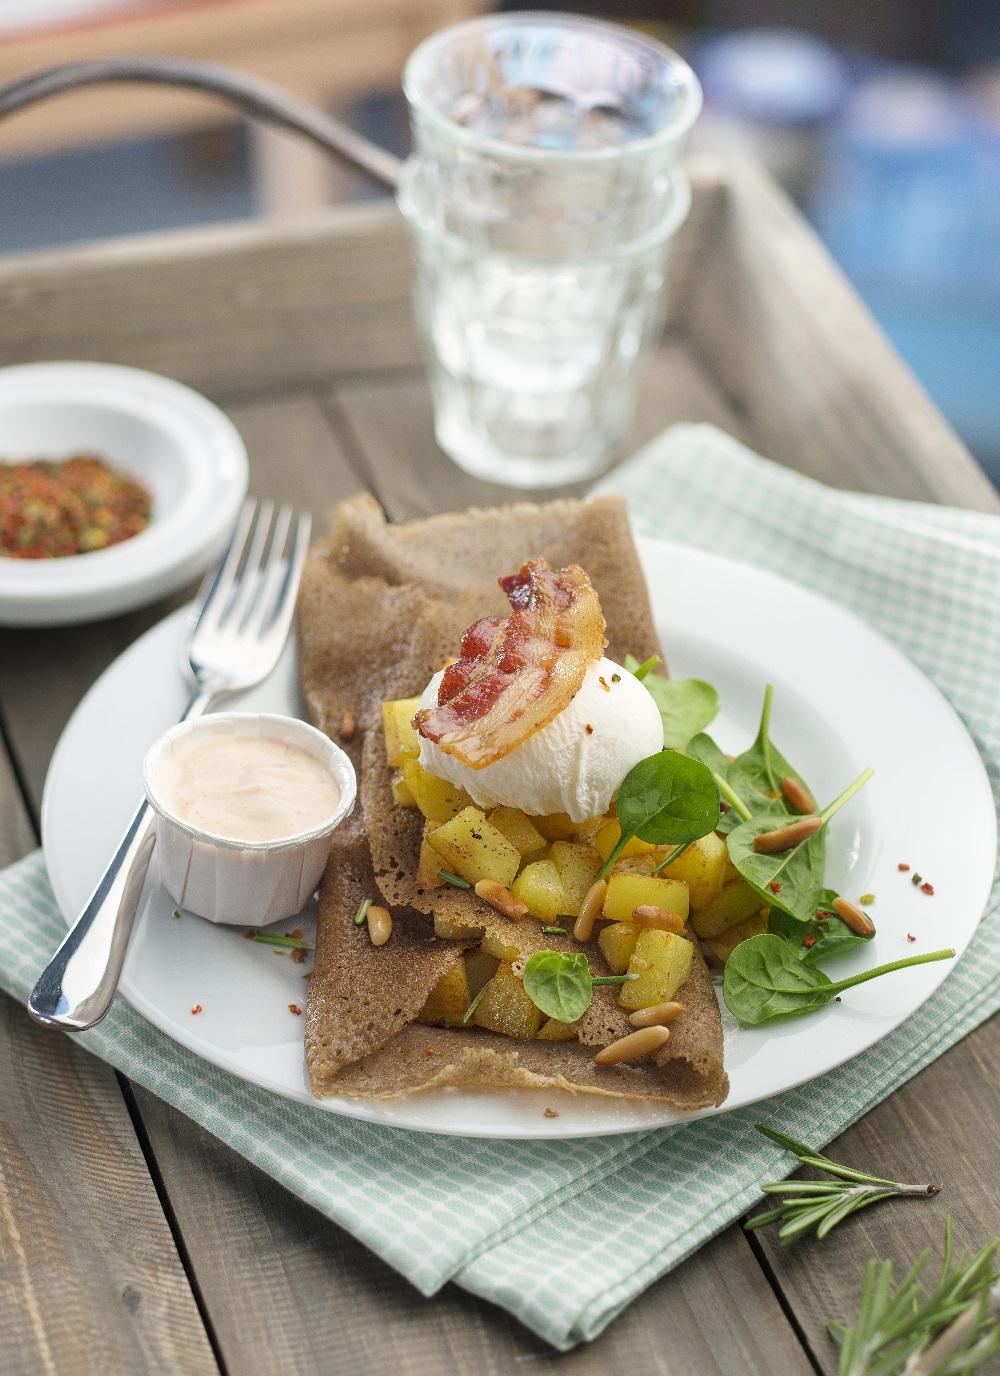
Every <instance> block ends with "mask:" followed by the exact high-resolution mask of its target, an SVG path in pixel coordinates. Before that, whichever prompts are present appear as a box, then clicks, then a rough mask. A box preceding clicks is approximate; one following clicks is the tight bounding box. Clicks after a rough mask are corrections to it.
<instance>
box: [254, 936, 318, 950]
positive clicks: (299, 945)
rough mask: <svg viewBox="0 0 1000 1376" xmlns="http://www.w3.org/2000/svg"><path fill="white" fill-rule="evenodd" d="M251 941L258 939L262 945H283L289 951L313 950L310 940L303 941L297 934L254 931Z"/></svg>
mask: <svg viewBox="0 0 1000 1376" xmlns="http://www.w3.org/2000/svg"><path fill="white" fill-rule="evenodd" d="M250 940H251V941H259V942H261V944H262V945H264V946H283V947H285V948H286V949H287V950H290V951H315V949H316V947H315V946H314V945H313V943H312V942H311V941H303V940H302V938H301V937H298V936H279V935H278V933H277V932H254V934H253V936H252V937H251V938H250Z"/></svg>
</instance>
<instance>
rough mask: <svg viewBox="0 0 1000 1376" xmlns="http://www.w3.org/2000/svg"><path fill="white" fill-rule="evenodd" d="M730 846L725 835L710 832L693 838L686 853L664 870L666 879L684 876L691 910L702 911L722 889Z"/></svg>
mask: <svg viewBox="0 0 1000 1376" xmlns="http://www.w3.org/2000/svg"><path fill="white" fill-rule="evenodd" d="M728 859H729V849H728V847H727V846H726V843H725V841H724V840H723V839H722V837H721V836H717V835H716V834H715V832H714V831H710V832H709V834H708V835H707V836H703V837H702V838H701V840H699V841H692V843H691V845H690V846H688V848H687V850H686V851H685V852H684V854H683V855H681V856H679V857H678V858H677V859H676V860H675V861H674V862H673V864H671V865H668V866H667V868H666V869H665V870H664V871H663V875H664V878H670V879H680V880H681V881H682V882H683V883H685V884H686V885H687V886H688V894H689V897H690V902H691V911H692V912H693V913H700V912H701V911H702V910H703V909H704V908H707V907H709V905H710V904H712V903H714V902H715V900H716V899H717V898H718V896H719V894H720V893H721V892H722V885H723V882H724V879H725V874H726V862H727V861H728Z"/></svg>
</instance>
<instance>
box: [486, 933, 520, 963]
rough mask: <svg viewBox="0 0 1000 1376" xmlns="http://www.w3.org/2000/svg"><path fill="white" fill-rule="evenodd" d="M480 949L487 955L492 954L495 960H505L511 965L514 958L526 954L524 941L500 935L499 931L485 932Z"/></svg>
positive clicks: (516, 958)
mask: <svg viewBox="0 0 1000 1376" xmlns="http://www.w3.org/2000/svg"><path fill="white" fill-rule="evenodd" d="M482 949H483V950H484V951H485V952H486V954H487V955H489V956H493V957H494V958H495V959H496V960H502V961H505V962H506V963H507V964H508V965H512V964H513V963H514V961H515V960H520V959H521V957H522V956H525V955H527V954H528V949H527V944H526V943H520V942H518V941H517V940H516V939H514V938H511V937H508V936H501V934H500V933H499V932H487V933H486V935H485V936H484V937H483V945H482Z"/></svg>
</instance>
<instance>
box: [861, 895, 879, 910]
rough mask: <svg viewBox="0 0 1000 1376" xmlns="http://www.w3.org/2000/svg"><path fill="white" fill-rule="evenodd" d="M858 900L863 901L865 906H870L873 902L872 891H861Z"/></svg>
mask: <svg viewBox="0 0 1000 1376" xmlns="http://www.w3.org/2000/svg"><path fill="white" fill-rule="evenodd" d="M858 902H859V903H863V904H864V905H865V907H866V908H870V907H871V905H872V904H873V903H874V902H875V895H874V894H873V893H863V894H862V895H861V897H860V898H859V899H858Z"/></svg>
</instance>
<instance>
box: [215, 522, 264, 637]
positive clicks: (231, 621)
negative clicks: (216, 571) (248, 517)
mask: <svg viewBox="0 0 1000 1376" xmlns="http://www.w3.org/2000/svg"><path fill="white" fill-rule="evenodd" d="M273 511H274V503H273V502H261V504H260V511H259V512H258V514H257V526H256V528H255V530H254V533H253V540H252V541H251V543H250V549H249V550H248V551H247V557H246V561H245V563H244V565H243V572H242V573H241V574H240V578H239V583H238V585H237V590H236V597H235V600H234V602H233V606H232V609H231V610H230V611H229V612H228V613H227V614H226V617H225V629H226V630H227V631H228V632H230V633H231V634H236V635H238V634H239V632H240V629H241V627H242V625H243V619H244V617H245V616H246V614H247V612H248V611H249V610H250V608H251V606H252V605H253V600H254V597H255V596H256V594H257V593H258V592H259V591H260V583H259V582H258V579H257V575H258V574H259V573H260V566H261V560H262V559H263V557H264V551H265V549H266V548H267V537H268V533H269V531H270V529H271V514H272V512H273Z"/></svg>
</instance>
